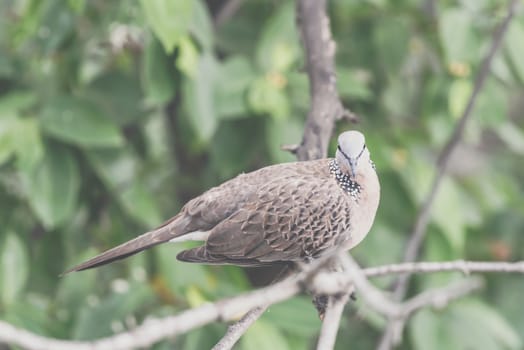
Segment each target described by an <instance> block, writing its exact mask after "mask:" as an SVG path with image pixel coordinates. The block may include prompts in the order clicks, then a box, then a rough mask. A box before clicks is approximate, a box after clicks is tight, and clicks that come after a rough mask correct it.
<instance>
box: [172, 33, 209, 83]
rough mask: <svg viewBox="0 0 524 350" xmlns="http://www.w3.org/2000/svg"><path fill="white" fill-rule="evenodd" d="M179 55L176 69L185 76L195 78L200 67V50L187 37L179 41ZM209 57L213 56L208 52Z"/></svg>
mask: <svg viewBox="0 0 524 350" xmlns="http://www.w3.org/2000/svg"><path fill="white" fill-rule="evenodd" d="M178 49H179V54H178V58H177V60H176V67H177V68H178V69H179V70H180V71H181V72H182V73H184V74H185V75H187V76H188V77H191V78H193V79H194V78H195V77H196V75H197V73H198V69H199V68H200V67H199V57H198V56H199V55H198V50H197V48H196V47H195V45H194V44H193V41H192V40H191V39H190V38H189V37H187V36H185V37H182V38H180V40H179V41H178ZM208 55H211V54H210V53H209V52H208Z"/></svg>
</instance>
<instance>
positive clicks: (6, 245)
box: [0, 232, 30, 306]
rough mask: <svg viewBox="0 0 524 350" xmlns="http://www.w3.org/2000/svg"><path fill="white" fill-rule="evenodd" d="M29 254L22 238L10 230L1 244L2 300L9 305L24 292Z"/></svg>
mask: <svg viewBox="0 0 524 350" xmlns="http://www.w3.org/2000/svg"><path fill="white" fill-rule="evenodd" d="M29 264H30V262H29V256H28V254H27V249H26V247H25V246H24V243H23V242H22V240H21V239H20V238H19V237H18V236H17V235H16V234H14V233H12V232H9V233H7V235H6V236H5V238H4V239H3V242H2V245H1V246H0V301H1V303H2V304H3V305H4V306H9V305H10V304H11V303H13V302H14V301H15V300H16V299H17V298H19V297H20V295H21V294H22V292H23V290H24V288H25V285H26V283H27V278H28V277H29Z"/></svg>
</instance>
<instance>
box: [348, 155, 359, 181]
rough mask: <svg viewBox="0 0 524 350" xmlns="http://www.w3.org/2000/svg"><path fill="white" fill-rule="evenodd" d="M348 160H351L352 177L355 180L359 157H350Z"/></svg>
mask: <svg viewBox="0 0 524 350" xmlns="http://www.w3.org/2000/svg"><path fill="white" fill-rule="evenodd" d="M348 162H349V168H350V169H351V179H352V180H353V179H355V177H356V176H357V175H356V173H357V162H358V159H357V158H349V159H348Z"/></svg>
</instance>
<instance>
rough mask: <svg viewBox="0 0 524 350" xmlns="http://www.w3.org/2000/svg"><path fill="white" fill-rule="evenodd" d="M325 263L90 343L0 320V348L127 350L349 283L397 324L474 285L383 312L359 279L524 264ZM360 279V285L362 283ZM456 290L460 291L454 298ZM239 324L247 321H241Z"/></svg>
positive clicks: (519, 269)
mask: <svg viewBox="0 0 524 350" xmlns="http://www.w3.org/2000/svg"><path fill="white" fill-rule="evenodd" d="M342 259H344V256H342ZM325 261H326V259H320V260H319V261H316V262H313V263H312V264H310V265H308V266H307V268H306V270H304V271H302V272H300V273H298V274H297V275H296V276H292V277H289V278H287V279H285V280H283V281H281V282H278V283H275V284H273V285H270V286H268V287H265V288H262V289H259V290H256V291H253V292H249V293H246V294H242V295H239V296H237V297H234V298H230V299H225V300H221V301H217V302H215V303H210V304H206V305H203V306H200V307H197V308H194V309H191V310H188V311H185V312H182V313H181V314H179V315H176V316H170V317H165V318H162V319H149V320H146V321H145V322H144V323H143V324H142V325H140V326H138V327H136V328H135V329H132V330H129V331H125V332H122V333H118V334H115V335H113V336H110V337H107V338H102V339H99V340H95V341H67V340H60V339H53V338H47V337H43V336H40V335H37V334H34V333H31V332H28V331H26V330H23V329H20V328H17V327H14V326H12V325H10V324H9V323H7V322H5V321H0V343H6V344H10V345H13V346H20V347H22V348H24V349H31V350H33V349H35V350H51V349H56V350H62V349H72V348H74V349H79V350H92V349H96V350H105V349H115V350H127V349H134V348H140V347H144V348H147V347H150V346H152V345H153V344H154V343H156V342H158V341H160V340H162V339H166V338H171V337H175V336H177V335H180V334H183V333H186V332H188V331H190V330H192V329H195V328H198V327H202V326H203V325H205V324H209V323H211V322H215V321H228V320H231V319H233V318H234V317H235V315H238V314H239V313H241V312H245V311H246V310H250V309H254V308H257V307H260V306H265V305H272V304H274V303H278V302H281V301H283V300H286V299H289V298H291V297H292V296H294V295H296V294H298V293H299V292H300V291H301V290H302V288H303V286H304V285H305V284H307V283H308V284H307V287H308V289H310V290H315V291H321V292H325V293H331V294H341V293H345V294H348V290H349V285H350V284H351V283H353V284H354V285H355V287H356V288H357V290H358V291H359V294H360V295H362V297H363V298H364V301H365V302H366V303H367V304H368V305H369V306H370V307H372V308H373V309H375V310H376V311H377V312H380V313H382V314H384V315H386V316H389V317H394V318H397V319H398V318H399V316H400V317H402V318H404V319H405V318H406V317H407V316H409V315H410V314H411V313H413V312H414V311H415V310H417V309H419V308H421V307H424V306H439V305H440V307H442V304H443V302H442V300H444V301H446V300H449V301H451V300H452V299H456V298H458V297H460V296H462V295H465V294H467V293H466V292H471V291H472V290H474V289H477V288H478V287H479V285H478V284H477V283H479V282H478V281H476V282H464V283H466V284H467V283H471V284H469V285H468V286H467V288H466V286H465V285H460V284H459V285H458V286H461V287H458V286H451V287H446V288H444V289H438V290H436V291H431V292H426V293H423V294H420V295H419V296H416V297H414V298H413V299H411V300H410V301H408V302H406V303H404V304H396V303H394V302H391V301H390V300H388V301H387V303H391V305H396V306H393V307H392V306H391V305H390V306H389V307H388V306H386V307H384V306H383V305H382V306H381V305H379V304H380V303H381V302H382V299H381V298H382V297H384V296H383V294H382V295H381V297H379V299H377V298H375V297H374V296H373V294H374V293H376V292H377V291H378V292H379V293H381V292H380V290H378V289H377V288H376V287H374V286H373V285H371V284H370V283H369V282H368V281H367V280H366V278H365V277H364V278H363V277H362V276H368V277H379V276H386V275H390V274H396V273H433V272H446V271H462V272H465V273H473V272H507V273H520V274H524V261H520V262H515V263H506V262H468V261H451V262H431V263H429V262H423V263H406V264H394V265H386V266H379V267H372V268H367V269H363V270H359V268H358V265H356V264H354V262H352V260H351V259H350V258H349V257H348V260H345V261H346V262H344V263H343V266H344V267H345V268H346V271H344V272H336V273H329V276H323V274H328V273H327V272H324V271H322V270H320V271H319V269H320V268H321V267H322V266H323V264H324V263H325ZM347 261H349V265H348V264H347ZM348 266H349V269H348ZM317 273H318V276H319V277H318V278H316V277H315V278H312V276H314V275H316V274H317ZM355 276H356V277H355ZM326 277H329V278H326ZM363 280H364V282H362V281H363ZM315 281H316V282H315ZM325 281H331V282H330V283H328V284H327V285H325V284H323V283H324V282H325ZM333 281H335V282H333ZM337 281H338V282H337ZM466 281H468V280H466ZM369 286H371V287H369ZM341 288H342V289H341ZM370 290H377V291H375V292H373V291H372V292H371V294H370ZM438 291H440V292H438ZM459 291H462V292H461V293H459ZM444 292H445V293H444ZM428 293H429V294H428ZM431 293H432V294H431ZM370 295H371V296H370ZM424 295H431V296H432V297H431V298H430V297H428V296H424ZM443 295H444V297H443ZM446 295H447V296H446ZM423 296H424V297H423ZM377 300H378V301H377ZM386 300H387V299H386ZM422 301H424V302H422ZM426 301H427V302H426ZM377 305H378V306H377ZM398 305H400V306H398ZM338 307H339V306H337V308H338ZM330 309H332V308H330ZM252 312H253V311H252ZM337 312H338V313H339V312H340V311H339V310H338V311H337ZM253 313H254V312H253ZM334 314H335V313H333V315H334ZM249 317H251V316H249V314H247V315H246V316H245V317H244V318H249ZM327 317H332V316H329V315H327V314H326V318H327ZM241 322H242V321H241ZM245 322H248V321H247V320H246V321H245ZM325 327H328V326H325ZM329 328H330V329H331V330H330V331H332V327H331V326H329ZM246 329H247V327H246ZM324 336H326V335H324Z"/></svg>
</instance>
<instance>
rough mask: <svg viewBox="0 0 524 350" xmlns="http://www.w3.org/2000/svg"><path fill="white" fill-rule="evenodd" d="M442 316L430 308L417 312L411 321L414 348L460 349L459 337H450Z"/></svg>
mask: <svg viewBox="0 0 524 350" xmlns="http://www.w3.org/2000/svg"><path fill="white" fill-rule="evenodd" d="M445 326H446V325H445V324H444V323H443V322H442V321H441V317H439V316H438V315H436V314H435V313H434V312H433V311H431V310H429V309H422V310H421V311H419V312H417V313H416V314H415V316H413V318H412V319H411V320H410V322H409V329H410V332H409V334H410V336H411V337H410V338H411V342H412V344H413V348H414V349H424V350H441V349H447V350H448V349H449V350H453V349H459V344H457V339H454V338H450V337H449V335H448V334H447V330H446V327H445Z"/></svg>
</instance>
